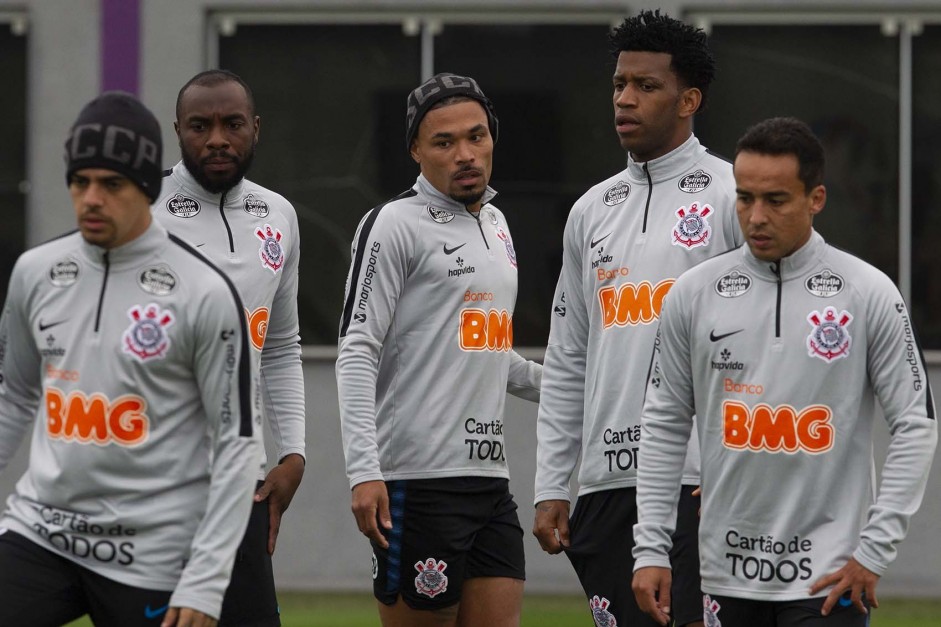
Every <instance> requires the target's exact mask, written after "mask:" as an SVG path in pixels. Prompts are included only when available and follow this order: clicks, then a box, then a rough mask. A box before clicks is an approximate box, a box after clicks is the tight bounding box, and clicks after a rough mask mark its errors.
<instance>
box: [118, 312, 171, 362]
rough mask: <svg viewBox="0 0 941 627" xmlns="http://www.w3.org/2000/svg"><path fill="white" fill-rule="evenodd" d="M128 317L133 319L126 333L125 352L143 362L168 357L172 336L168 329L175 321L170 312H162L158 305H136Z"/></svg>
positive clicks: (128, 313)
mask: <svg viewBox="0 0 941 627" xmlns="http://www.w3.org/2000/svg"><path fill="white" fill-rule="evenodd" d="M127 315H128V317H130V319H131V326H129V327H128V328H127V330H126V331H125V332H124V338H123V339H124V346H123V349H124V352H125V353H130V354H131V355H134V356H135V357H137V358H138V359H140V360H141V361H147V360H148V359H151V358H157V359H163V358H164V357H166V353H167V349H168V348H169V347H170V336H169V335H167V331H166V329H167V327H169V326H170V325H171V324H173V321H174V318H173V314H172V313H171V312H170V310H169V309H165V310H162V311H161V310H160V307H159V306H158V305H157V304H156V303H148V304H147V305H146V306H144V307H141V306H140V305H134V306H133V307H131V308H130V309H129V310H128V312H127Z"/></svg>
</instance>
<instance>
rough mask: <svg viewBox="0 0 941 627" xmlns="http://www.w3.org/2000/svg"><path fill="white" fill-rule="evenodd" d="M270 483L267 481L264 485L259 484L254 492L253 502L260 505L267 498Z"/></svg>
mask: <svg viewBox="0 0 941 627" xmlns="http://www.w3.org/2000/svg"><path fill="white" fill-rule="evenodd" d="M271 486H272V484H271V482H270V481H268V480H267V479H266V480H265V482H264V483H262V484H261V487H259V488H258V489H257V490H255V502H256V503H260V502H262V501H264V500H265V499H266V498H268V495H269V494H271Z"/></svg>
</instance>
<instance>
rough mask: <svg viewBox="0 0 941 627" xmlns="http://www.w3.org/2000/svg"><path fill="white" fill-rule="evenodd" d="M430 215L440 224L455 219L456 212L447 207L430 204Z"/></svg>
mask: <svg viewBox="0 0 941 627" xmlns="http://www.w3.org/2000/svg"><path fill="white" fill-rule="evenodd" d="M428 215H430V216H431V219H432V220H434V221H435V222H437V223H438V224H447V223H448V222H450V221H451V220H453V219H454V214H453V213H451V212H450V211H448V210H447V209H435V208H434V207H432V206H431V205H428Z"/></svg>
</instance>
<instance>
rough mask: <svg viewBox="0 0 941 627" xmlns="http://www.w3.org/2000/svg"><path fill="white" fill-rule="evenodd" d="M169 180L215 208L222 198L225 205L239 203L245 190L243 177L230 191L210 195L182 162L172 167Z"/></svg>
mask: <svg viewBox="0 0 941 627" xmlns="http://www.w3.org/2000/svg"><path fill="white" fill-rule="evenodd" d="M170 180H171V181H173V183H174V184H176V185H179V186H180V187H182V188H183V189H184V190H186V191H187V192H189V193H190V194H192V195H193V196H196V197H197V198H198V199H199V200H202V201H206V202H207V203H212V204H213V205H214V206H216V207H218V206H219V202H220V201H221V200H222V197H223V196H224V197H225V202H226V204H229V203H232V202H235V203H239V202H241V200H242V192H243V191H244V189H245V178H244V177H243V178H242V180H240V181H239V182H238V183H236V184H235V186H234V187H232V189H230V190H228V191H226V192H224V193H222V194H211V193H209V192H208V191H206V189H205V188H204V187H203V186H202V185H200V184H199V183H198V182H197V181H196V179H195V178H193V175H192V174H191V173H190V171H189V170H188V169H187V168H186V166H185V165H183V161H180V162H179V163H177V164H176V165H175V166H173V168H172V169H171V171H170Z"/></svg>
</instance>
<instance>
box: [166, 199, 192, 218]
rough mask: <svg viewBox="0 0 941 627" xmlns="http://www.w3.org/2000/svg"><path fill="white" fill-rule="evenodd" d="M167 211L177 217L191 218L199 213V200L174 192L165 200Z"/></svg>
mask: <svg viewBox="0 0 941 627" xmlns="http://www.w3.org/2000/svg"><path fill="white" fill-rule="evenodd" d="M167 211H169V212H170V213H171V214H173V215H175V216H176V217H178V218H192V217H193V216H195V215H196V214H197V213H199V201H198V200H196V199H194V198H190V197H189V196H184V195H183V194H174V195H173V196H172V197H170V198H169V199H168V200H167Z"/></svg>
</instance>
